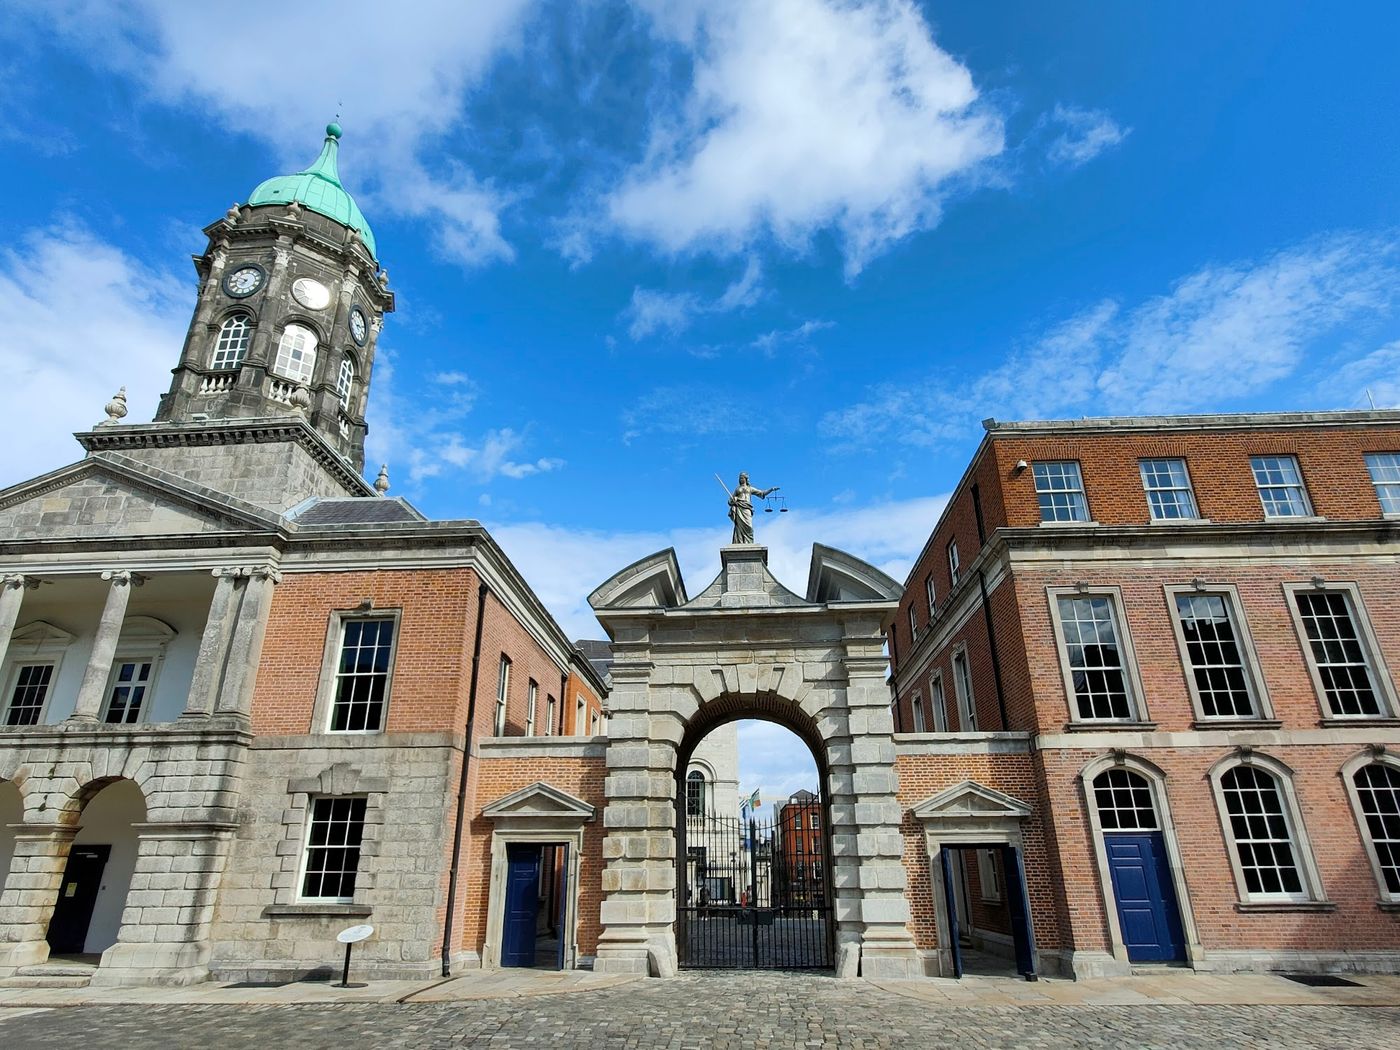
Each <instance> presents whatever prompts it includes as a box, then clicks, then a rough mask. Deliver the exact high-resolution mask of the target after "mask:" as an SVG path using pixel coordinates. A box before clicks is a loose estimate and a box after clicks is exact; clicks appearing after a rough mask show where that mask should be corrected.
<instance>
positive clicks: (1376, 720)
mask: <svg viewBox="0 0 1400 1050" xmlns="http://www.w3.org/2000/svg"><path fill="white" fill-rule="evenodd" d="M1317 724H1318V725H1319V726H1321V727H1322V728H1323V729H1342V728H1344V727H1346V726H1400V718H1393V717H1391V716H1390V715H1353V716H1352V717H1350V718H1320V719H1318V722H1317Z"/></svg>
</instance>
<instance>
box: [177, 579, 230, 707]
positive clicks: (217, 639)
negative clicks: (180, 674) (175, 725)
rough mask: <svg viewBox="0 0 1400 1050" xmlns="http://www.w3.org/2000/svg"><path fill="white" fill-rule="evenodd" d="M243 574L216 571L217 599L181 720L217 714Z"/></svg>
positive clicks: (207, 624) (210, 613)
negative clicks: (237, 592) (216, 701)
mask: <svg viewBox="0 0 1400 1050" xmlns="http://www.w3.org/2000/svg"><path fill="white" fill-rule="evenodd" d="M240 574H241V570H239V569H215V570H214V576H215V578H216V579H217V580H218V581H219V582H218V583H216V584H215V585H214V599H213V601H211V602H210V603H209V618H208V619H207V620H205V622H204V634H203V635H202V636H201V637H200V640H199V656H198V657H196V659H195V664H194V676H193V677H192V678H191V679H190V693H189V698H188V699H187V700H186V701H185V710H184V712H183V713H182V714H181V715H180V717H181V718H207V717H208V716H209V714H210V712H212V711H213V710H214V702H215V699H216V698H217V696H218V695H219V686H220V685H221V684H222V683H223V680H224V668H225V665H226V664H227V662H228V654H229V640H230V638H231V637H232V635H233V624H234V619H235V617H236V615H237V611H238V602H237V594H236V592H235V587H236V585H237V583H238V579H239V576H240Z"/></svg>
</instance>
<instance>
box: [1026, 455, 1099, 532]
mask: <svg viewBox="0 0 1400 1050" xmlns="http://www.w3.org/2000/svg"><path fill="white" fill-rule="evenodd" d="M1032 470H1033V471H1034V474H1035V491H1036V498H1037V499H1038V500H1039V501H1040V520H1041V521H1088V520H1089V506H1088V504H1087V503H1086V502H1085V501H1084V485H1083V483H1082V481H1081V480H1080V476H1079V464H1078V463H1075V462H1074V461H1072V460H1070V461H1065V462H1057V463H1036V464H1035V465H1034V466H1033V467H1032Z"/></svg>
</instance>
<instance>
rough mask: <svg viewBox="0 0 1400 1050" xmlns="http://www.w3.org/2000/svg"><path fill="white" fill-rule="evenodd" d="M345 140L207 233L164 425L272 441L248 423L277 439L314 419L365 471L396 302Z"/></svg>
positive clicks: (333, 133)
mask: <svg viewBox="0 0 1400 1050" xmlns="http://www.w3.org/2000/svg"><path fill="white" fill-rule="evenodd" d="M340 136H341V129H340V125H338V124H331V125H329V126H327V128H326V138H325V141H324V143H323V145H322V147H321V153H320V156H318V157H317V158H316V160H315V162H314V163H313V164H312V165H311V166H310V167H308V168H307V169H305V170H304V171H300V172H297V173H296V174H294V175H281V176H278V177H276V178H272V179H268V180H267V181H266V182H263V183H262V184H261V185H259V186H258V187H257V188H256V189H254V190H253V192H252V194H251V195H250V196H249V197H248V200H247V202H246V203H244V204H235V205H234V206H233V207H231V208H230V209H229V210H228V213H227V214H226V215H224V217H223V218H221V219H219V220H218V221H217V222H214V223H212V224H211V225H209V226H208V227H206V228H205V230H204V233H205V234H206V235H207V236H208V238H209V245H208V247H207V248H206V249H205V251H204V253H203V254H202V255H197V256H195V257H194V265H195V269H196V270H197V271H198V273H199V278H200V289H199V299H198V302H197V304H196V306H195V311H194V317H193V319H192V321H191V322H190V328H189V334H188V335H187V336H186V338H185V346H184V351H183V352H182V354H181V356H180V362H179V364H178V366H177V367H176V368H175V369H174V377H173V379H172V381H171V384H170V390H169V392H168V393H166V394H165V395H164V396H163V397H162V398H161V402H160V408H159V409H158V411H157V412H156V420H155V421H156V424H157V425H158V424H162V423H165V424H186V425H193V426H194V427H195V428H206V429H209V430H211V431H212V430H222V431H230V425H231V424H237V425H235V426H233V428H232V429H233V430H236V431H238V432H240V433H245V434H251V435H252V436H251V437H250V440H266V439H265V438H263V439H259V438H257V437H256V434H252V432H251V431H250V430H249V426H248V424H251V422H252V421H254V420H257V421H265V422H266V423H267V424H268V427H266V428H263V429H264V431H265V432H268V433H272V432H278V431H279V429H285V425H286V424H287V423H290V422H298V421H304V422H305V423H306V424H308V425H309V427H310V429H311V430H312V431H313V432H314V433H315V435H317V436H319V438H321V439H322V440H323V441H324V443H325V445H326V446H328V447H329V449H328V450H329V451H330V452H332V453H333V454H334V455H335V456H336V457H339V459H340V460H342V461H343V462H344V463H345V464H346V465H348V466H349V467H351V468H353V470H354V471H355V472H356V473H357V474H358V473H359V472H361V471H362V470H363V469H364V458H365V452H364V446H365V431H366V427H365V403H366V400H367V398H368V394H369V384H370V376H371V374H372V373H373V370H374V353H375V344H376V342H377V340H378V337H379V332H380V329H381V327H382V325H383V319H384V315H385V314H386V313H389V312H390V311H392V310H393V309H394V295H393V293H392V292H390V291H389V288H388V283H389V282H388V274H387V273H386V272H385V271H384V270H382V269H381V268H380V266H379V262H378V258H377V254H376V245H375V239H374V233H373V231H372V230H371V229H370V227H369V223H368V222H366V221H365V217H364V215H363V214H362V213H361V211H360V209H359V207H358V206H357V205H356V204H355V200H354V198H353V197H351V196H350V194H349V193H348V192H346V190H345V187H344V186H342V185H341V182H340V175H339V172H338V170H337V159H338V158H337V153H338V151H339V148H340ZM278 424H281V427H280V428H279V426H278ZM181 429H184V428H183V427H182V428H181ZM255 429H256V428H255ZM230 433H232V431H230Z"/></svg>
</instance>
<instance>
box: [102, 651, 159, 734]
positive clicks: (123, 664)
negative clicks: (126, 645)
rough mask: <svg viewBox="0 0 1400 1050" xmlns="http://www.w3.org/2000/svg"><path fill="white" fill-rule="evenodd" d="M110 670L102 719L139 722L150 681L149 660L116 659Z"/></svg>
mask: <svg viewBox="0 0 1400 1050" xmlns="http://www.w3.org/2000/svg"><path fill="white" fill-rule="evenodd" d="M112 672H113V673H112V681H113V684H112V691H111V692H110V693H108V694H107V712H106V714H105V715H104V716H103V721H105V722H109V723H113V724H118V725H130V724H132V723H134V722H139V721H140V720H141V708H142V706H143V705H144V704H145V702H146V690H147V688H148V687H149V685H150V681H151V661H149V660H118V661H117V663H116V664H115V665H113V668H112Z"/></svg>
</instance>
